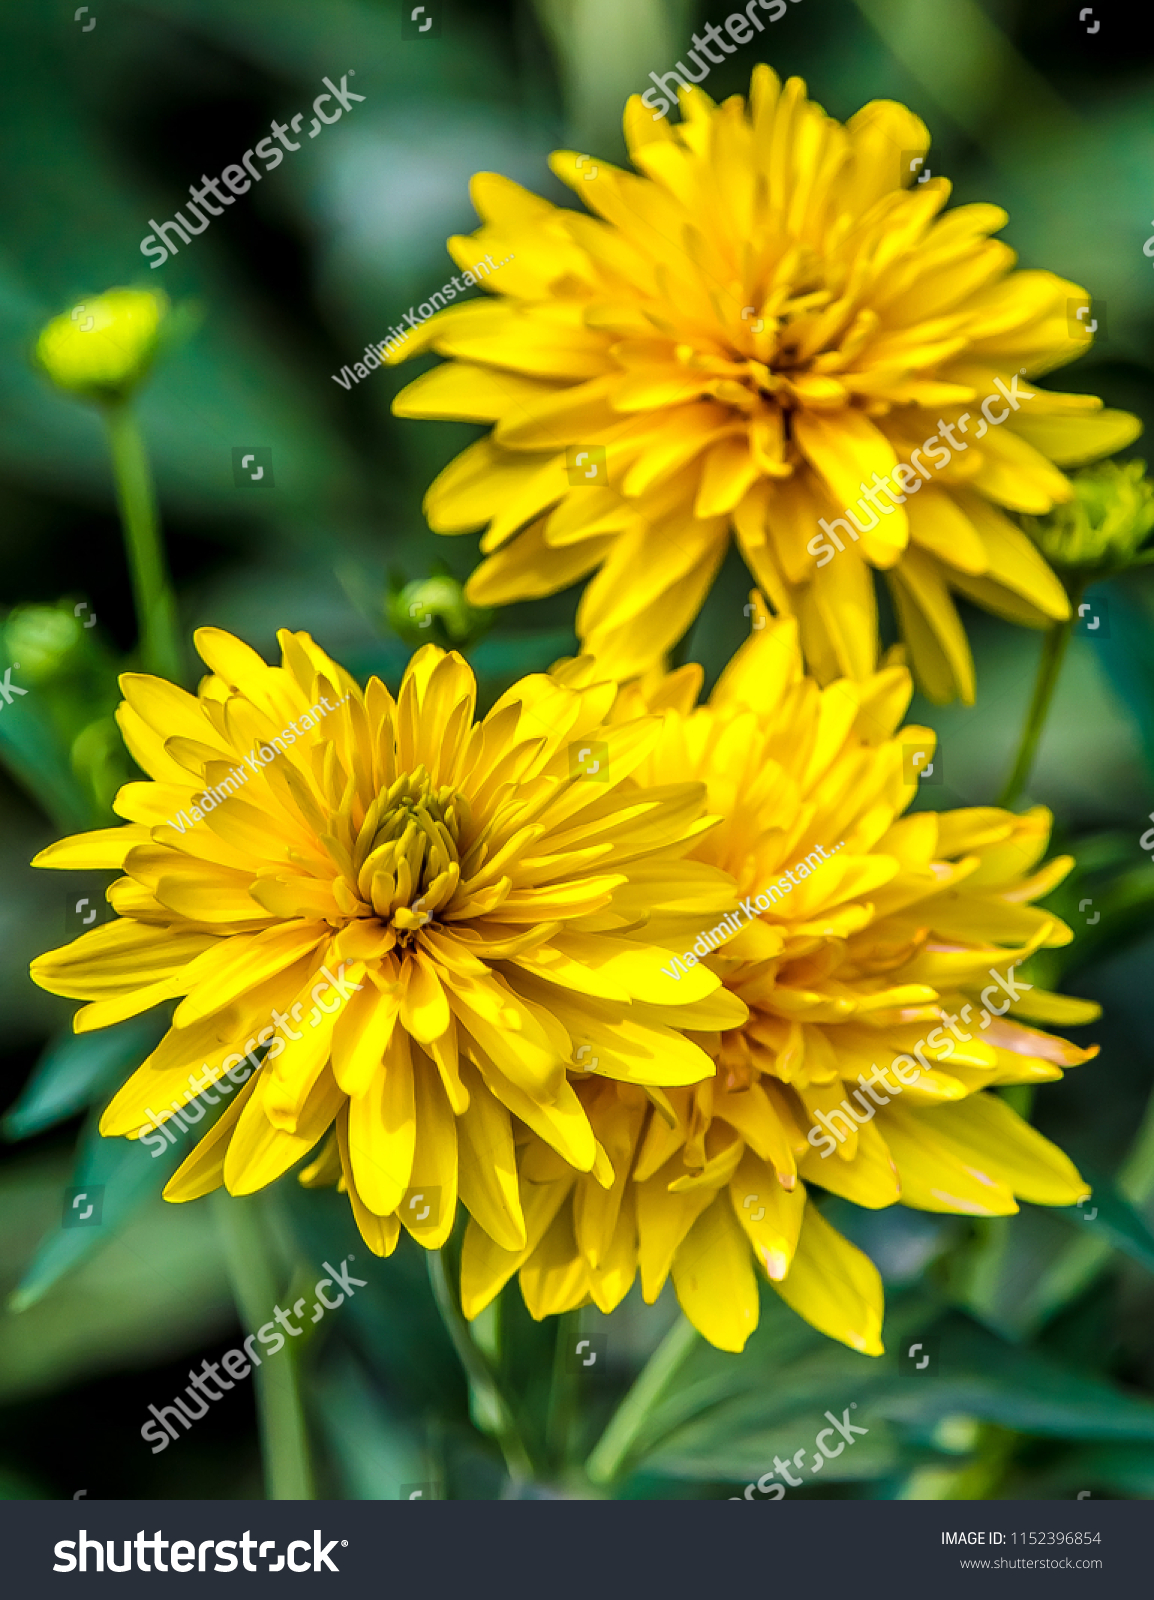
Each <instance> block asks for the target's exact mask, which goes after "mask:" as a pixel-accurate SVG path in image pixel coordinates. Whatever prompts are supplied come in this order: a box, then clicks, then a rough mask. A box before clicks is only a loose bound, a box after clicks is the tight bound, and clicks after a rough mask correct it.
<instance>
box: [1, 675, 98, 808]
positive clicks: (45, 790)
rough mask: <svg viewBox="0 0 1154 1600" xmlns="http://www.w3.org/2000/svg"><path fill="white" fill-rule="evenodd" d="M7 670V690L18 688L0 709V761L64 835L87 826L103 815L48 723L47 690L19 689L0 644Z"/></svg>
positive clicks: (49, 720) (68, 748)
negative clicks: (16, 692)
mask: <svg viewBox="0 0 1154 1600" xmlns="http://www.w3.org/2000/svg"><path fill="white" fill-rule="evenodd" d="M9 668H11V669H12V678H11V680H10V681H11V683H12V686H13V689H16V688H21V689H22V690H23V692H22V693H21V694H20V696H19V697H18V698H17V697H15V695H14V697H13V699H12V702H11V704H9V705H4V706H3V707H0V761H3V763H4V765H5V766H6V767H7V768H8V770H9V772H10V773H11V774H12V776H13V777H14V778H15V779H16V780H17V782H18V783H20V784H21V785H22V786H23V787H24V788H25V789H26V790H27V791H28V793H29V794H30V795H32V797H33V798H34V799H35V800H36V801H37V802H38V803H39V804H40V805H41V806H42V807H43V809H44V810H45V811H46V812H47V814H48V815H49V816H50V817H51V819H52V821H53V822H54V823H55V824H56V826H57V827H58V828H60V829H61V830H62V831H63V832H66V833H75V832H78V831H79V830H81V829H83V828H91V827H94V826H96V825H98V824H99V823H101V822H103V821H104V820H105V819H104V818H103V817H99V816H97V815H96V814H95V805H94V802H93V800H92V798H91V796H90V795H89V794H88V793H86V791H85V788H84V785H83V784H82V783H81V782H80V780H79V778H78V777H77V776H76V774H75V772H74V771H73V770H72V763H71V749H70V746H69V745H67V744H66V743H65V742H64V740H62V739H61V737H60V735H59V734H58V732H57V730H56V728H55V727H54V725H53V721H52V717H51V714H50V707H49V704H48V693H47V691H46V690H45V689H44V688H43V687H40V688H38V687H37V686H36V685H32V686H31V687H30V688H29V687H24V686H23V685H21V683H20V674H19V670H18V668H17V667H16V665H15V663H14V662H13V661H12V660H11V658H10V656H9V655H8V653H7V651H6V650H5V648H4V646H3V645H2V644H0V677H2V676H3V675H4V674H5V673H6V672H7V670H8V669H9Z"/></svg>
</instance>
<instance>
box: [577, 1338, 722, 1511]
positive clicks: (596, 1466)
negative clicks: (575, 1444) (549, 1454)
mask: <svg viewBox="0 0 1154 1600" xmlns="http://www.w3.org/2000/svg"><path fill="white" fill-rule="evenodd" d="M697 1338H698V1335H697V1329H696V1328H695V1327H694V1326H693V1324H692V1323H691V1322H690V1321H689V1320H688V1319H687V1318H686V1317H684V1316H679V1317H678V1319H677V1321H676V1322H675V1323H674V1325H673V1327H672V1328H670V1330H669V1332H668V1333H667V1334H666V1335H665V1338H664V1339H662V1341H661V1343H660V1344H659V1345H658V1346H657V1349H656V1350H655V1351H654V1352H653V1354H652V1355H651V1356H650V1358H649V1360H648V1361H647V1362H646V1364H645V1366H644V1367H643V1368H642V1369H641V1371H640V1373H639V1374H638V1375H637V1378H636V1380H635V1381H634V1384H633V1387H632V1388H631V1389H630V1390H629V1393H628V1394H627V1395H626V1396H625V1398H624V1400H622V1402H621V1404H620V1405H619V1406H618V1407H617V1410H616V1411H615V1412H614V1413H613V1415H612V1416H611V1417H610V1419H609V1425H608V1427H607V1428H606V1429H605V1432H604V1433H603V1434H602V1435H601V1437H600V1439H599V1440H598V1441H597V1444H596V1445H595V1446H594V1448H593V1451H592V1453H591V1454H590V1456H589V1459H588V1460H587V1461H586V1463H585V1471H586V1472H587V1473H588V1475H589V1478H590V1479H591V1480H592V1482H593V1483H597V1484H608V1483H613V1482H614V1481H615V1480H616V1479H617V1478H619V1477H620V1476H621V1472H622V1468H623V1466H624V1464H625V1461H626V1458H627V1457H628V1455H629V1452H630V1451H631V1450H632V1448H633V1446H634V1445H635V1444H636V1442H637V1439H638V1437H639V1435H640V1433H641V1430H642V1429H643V1428H644V1426H645V1423H646V1421H647V1420H648V1418H649V1415H650V1412H651V1411H652V1410H653V1408H654V1406H655V1405H656V1404H657V1402H658V1400H660V1399H661V1396H662V1395H663V1394H664V1393H665V1390H666V1389H667V1388H668V1386H669V1384H670V1383H671V1382H672V1380H673V1378H674V1377H675V1376H676V1374H677V1371H678V1369H679V1368H680V1366H681V1364H682V1362H683V1361H684V1360H685V1358H686V1357H687V1356H688V1355H689V1353H690V1351H691V1350H692V1349H693V1348H694V1346H695V1345H696V1343H697Z"/></svg>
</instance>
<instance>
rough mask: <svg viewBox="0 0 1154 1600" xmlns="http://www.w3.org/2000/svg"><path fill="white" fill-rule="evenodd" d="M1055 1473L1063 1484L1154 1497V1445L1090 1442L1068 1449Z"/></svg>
mask: <svg viewBox="0 0 1154 1600" xmlns="http://www.w3.org/2000/svg"><path fill="white" fill-rule="evenodd" d="M1053 1476H1054V1478H1057V1479H1058V1481H1059V1482H1060V1483H1061V1485H1062V1487H1063V1488H1065V1487H1066V1486H1067V1485H1070V1484H1078V1485H1079V1486H1080V1487H1081V1488H1084V1489H1099V1488H1100V1489H1105V1490H1106V1491H1107V1492H1108V1493H1113V1494H1124V1495H1133V1496H1134V1498H1135V1499H1139V1500H1154V1448H1152V1447H1151V1446H1150V1445H1144V1444H1098V1445H1089V1446H1087V1447H1085V1448H1083V1449H1080V1450H1071V1451H1069V1452H1068V1453H1064V1454H1063V1455H1062V1456H1061V1458H1060V1459H1059V1461H1058V1463H1057V1465H1056V1466H1055V1467H1054V1469H1053ZM1051 1492H1052V1490H1051Z"/></svg>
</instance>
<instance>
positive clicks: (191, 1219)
mask: <svg viewBox="0 0 1154 1600" xmlns="http://www.w3.org/2000/svg"><path fill="white" fill-rule="evenodd" d="M160 1164H161V1163H160V1161H159V1160H158V1161H157V1163H156V1165H157V1166H159V1165H160ZM67 1176H68V1169H67V1167H66V1166H64V1165H63V1164H61V1163H58V1162H56V1161H53V1162H51V1163H45V1162H43V1161H36V1162H32V1161H27V1160H25V1161H23V1162H22V1163H21V1169H20V1170H19V1171H18V1172H12V1171H11V1170H10V1171H9V1172H8V1173H6V1174H5V1177H4V1181H3V1183H2V1184H0V1238H3V1240H5V1241H7V1240H10V1239H12V1238H13V1237H17V1238H19V1237H20V1236H21V1235H24V1236H25V1237H26V1236H27V1235H28V1233H29V1231H30V1227H31V1229H32V1230H34V1229H36V1228H38V1227H41V1226H43V1224H44V1223H45V1221H47V1220H48V1219H49V1218H52V1219H54V1220H57V1224H58V1219H59V1216H60V1197H61V1192H62V1188H63V1185H64V1182H65V1179H66V1178H67ZM74 1231H75V1232H77V1233H87V1234H92V1233H101V1234H105V1235H106V1234H107V1233H108V1231H109V1230H108V1229H107V1228H101V1229H83V1228H81V1229H77V1230H74ZM105 1243H106V1248H105V1249H103V1250H102V1251H101V1253H100V1254H99V1255H96V1254H92V1253H90V1254H89V1257H88V1259H87V1260H85V1261H82V1262H80V1263H78V1264H77V1270H76V1271H74V1272H72V1273H71V1274H70V1275H69V1276H68V1278H67V1279H65V1281H63V1282H62V1283H60V1284H59V1285H58V1287H57V1289H56V1292H55V1293H54V1294H53V1295H52V1297H51V1299H50V1300H42V1301H41V1302H40V1303H39V1304H36V1305H32V1306H31V1307H30V1309H28V1310H27V1311H25V1312H23V1313H22V1314H20V1315H14V1314H13V1313H12V1312H11V1311H8V1312H5V1313H2V1314H0V1401H3V1402H5V1403H7V1402H10V1401H12V1400H16V1399H22V1398H25V1397H27V1396H31V1395H36V1394H41V1393H44V1392H46V1391H51V1390H54V1389H61V1388H64V1387H66V1386H67V1385H69V1384H71V1383H75V1382H78V1381H80V1380H82V1379H84V1378H87V1377H89V1376H93V1375H96V1374H98V1373H102V1372H111V1371H132V1370H135V1369H143V1368H146V1367H148V1366H150V1365H152V1364H153V1363H155V1362H161V1361H165V1360H170V1359H172V1358H174V1357H176V1356H179V1355H180V1354H181V1353H183V1352H184V1351H186V1350H195V1349H196V1348H197V1347H198V1346H199V1345H201V1344H204V1343H207V1342H208V1341H209V1340H211V1339H214V1338H217V1337H219V1336H220V1335H221V1334H222V1333H223V1332H224V1331H225V1330H226V1329H227V1328H228V1327H229V1326H231V1325H232V1323H233V1318H234V1312H233V1307H232V1297H231V1295H230V1293H229V1290H228V1282H227V1278H226V1275H225V1272H224V1267H223V1263H222V1260H221V1256H220V1251H219V1247H218V1243H217V1237H216V1231H215V1228H214V1227H213V1226H212V1219H211V1217H210V1215H209V1212H208V1208H207V1207H205V1206H202V1205H198V1204H195V1203H194V1204H191V1205H182V1206H175V1205H169V1204H168V1203H167V1202H166V1201H163V1200H160V1199H159V1198H157V1197H155V1196H154V1197H153V1198H152V1199H151V1200H150V1201H148V1202H147V1203H146V1204H144V1205H143V1206H141V1207H140V1208H139V1209H138V1210H137V1211H136V1212H135V1214H134V1215H133V1216H132V1217H131V1219H130V1220H129V1221H128V1222H127V1223H126V1224H125V1225H124V1226H123V1227H122V1228H121V1229H120V1230H118V1232H117V1234H116V1236H115V1238H114V1239H111V1240H106V1241H105ZM11 1254H12V1252H10V1251H9V1250H5V1251H4V1256H5V1257H6V1258H10V1257H11ZM5 1264H7V1262H6V1263H5ZM6 1276H7V1274H6ZM8 1281H9V1282H10V1281H11V1279H10V1277H9V1279H8ZM167 1398H168V1395H167V1393H165V1394H162V1395H161V1396H160V1399H161V1400H164V1399H167ZM152 1399H157V1396H156V1395H152V1394H141V1395H140V1398H139V1405H140V1410H141V1412H142V1413H143V1415H142V1416H141V1417H140V1419H139V1421H138V1422H137V1423H136V1424H135V1426H139V1424H140V1422H143V1421H145V1420H146V1419H147V1412H145V1409H144V1408H145V1405H146V1403H147V1401H149V1400H152ZM126 1425H128V1424H126Z"/></svg>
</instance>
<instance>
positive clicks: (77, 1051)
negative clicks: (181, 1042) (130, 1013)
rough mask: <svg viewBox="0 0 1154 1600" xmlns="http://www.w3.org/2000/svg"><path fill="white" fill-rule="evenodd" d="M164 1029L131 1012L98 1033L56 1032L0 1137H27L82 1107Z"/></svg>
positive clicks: (135, 1061)
mask: <svg viewBox="0 0 1154 1600" xmlns="http://www.w3.org/2000/svg"><path fill="white" fill-rule="evenodd" d="M163 1031H164V1024H163V1023H162V1022H161V1021H160V1020H159V1019H157V1018H155V1017H133V1018H132V1019H131V1020H130V1021H128V1022H121V1023H117V1024H116V1025H115V1026H113V1027H111V1028H102V1029H101V1030H100V1031H99V1032H97V1033H71V1032H68V1033H63V1034H60V1035H59V1036H58V1037H57V1038H56V1039H54V1040H53V1041H52V1043H51V1044H50V1045H49V1046H48V1048H47V1049H46V1050H45V1051H44V1054H43V1055H42V1056H41V1057H40V1059H39V1061H38V1062H37V1063H36V1065H35V1067H34V1068H33V1070H32V1076H31V1077H30V1078H29V1080H28V1082H27V1083H26V1084H25V1086H24V1088H23V1090H22V1091H21V1093H20V1096H19V1098H18V1099H17V1101H16V1104H15V1105H14V1106H13V1107H12V1108H11V1110H10V1111H9V1112H8V1113H7V1115H6V1116H5V1117H4V1121H3V1123H2V1124H0V1126H2V1128H3V1132H4V1137H5V1138H6V1139H27V1138H28V1137H29V1136H30V1135H31V1134H34V1133H40V1132H41V1131H42V1130H43V1129H44V1128H51V1127H52V1126H53V1125H54V1124H55V1123H57V1122H63V1121H64V1120H65V1118H67V1117H71V1116H73V1115H75V1113H76V1112H77V1111H82V1110H83V1109H84V1107H85V1106H88V1105H91V1104H92V1103H93V1101H94V1100H98V1099H100V1098H101V1096H103V1095H105V1094H107V1093H108V1092H109V1091H110V1090H111V1089H113V1088H114V1087H115V1086H116V1085H117V1084H118V1083H120V1082H121V1081H122V1080H123V1079H124V1078H125V1077H127V1076H128V1074H129V1073H130V1072H133V1071H134V1070H135V1069H136V1068H137V1067H138V1066H139V1065H140V1063H141V1061H142V1060H143V1059H144V1057H145V1056H147V1055H148V1054H149V1052H150V1051H151V1050H152V1049H153V1047H154V1046H155V1045H156V1044H157V1043H158V1042H159V1040H160V1037H161V1034H162V1033H163Z"/></svg>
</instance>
